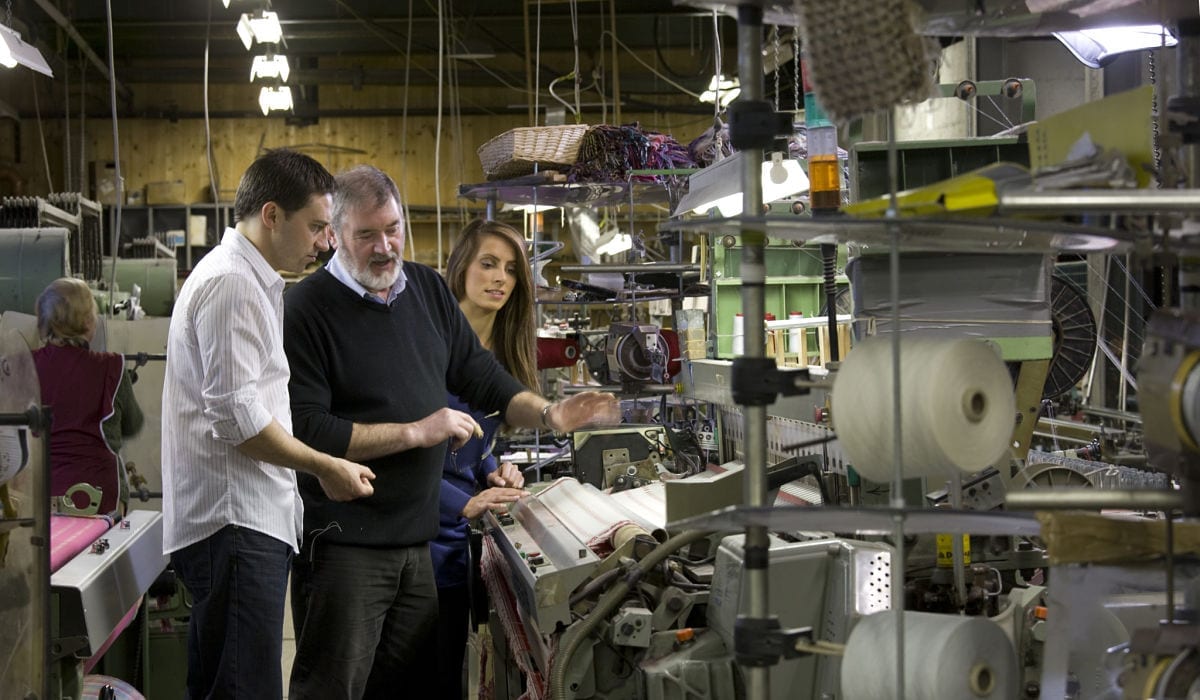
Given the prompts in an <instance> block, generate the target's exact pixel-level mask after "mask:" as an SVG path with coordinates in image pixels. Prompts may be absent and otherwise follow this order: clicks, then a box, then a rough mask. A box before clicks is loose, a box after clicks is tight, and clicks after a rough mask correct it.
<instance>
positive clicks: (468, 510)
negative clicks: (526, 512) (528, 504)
mask: <svg viewBox="0 0 1200 700" xmlns="http://www.w3.org/2000/svg"><path fill="white" fill-rule="evenodd" d="M489 476H490V475H489ZM524 495H525V491H523V490H521V489H507V488H499V487H496V488H490V489H484V490H483V491H480V492H479V493H477V494H475V495H474V496H472V497H471V500H469V501H467V505H465V506H463V509H462V514H463V517H465V518H467V519H468V520H473V519H475V518H478V517H479V516H481V515H483V514H484V512H485V511H488V510H492V511H496V512H499V513H503V512H504V511H506V510H508V504H509V503H514V502H516V501H517V500H518V499H520V498H521V497H522V496H524Z"/></svg>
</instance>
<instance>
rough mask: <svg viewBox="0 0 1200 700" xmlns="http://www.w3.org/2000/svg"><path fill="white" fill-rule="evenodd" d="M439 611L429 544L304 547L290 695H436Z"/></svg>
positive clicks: (330, 699)
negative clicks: (386, 547)
mask: <svg viewBox="0 0 1200 700" xmlns="http://www.w3.org/2000/svg"><path fill="white" fill-rule="evenodd" d="M437 614H438V605H437V588H436V587H435V586H434V582H433V562H432V560H431V559H430V557H429V546H428V545H424V544H422V545H417V546H413V547H398V548H393V549H374V548H368V547H352V546H347V545H339V544H330V543H327V542H323V541H322V540H321V538H319V537H318V538H315V540H310V541H307V542H305V544H304V547H303V548H302V549H301V551H300V556H299V557H297V558H296V561H295V562H294V564H293V566H292V620H293V622H294V623H295V625H296V660H295V662H294V664H293V665H292V678H291V685H290V687H289V689H288V698H289V699H290V700H310V699H312V700H337V699H339V698H346V699H347V700H357V699H358V698H428V697H432V695H433V693H434V692H436V691H435V689H436V687H437V681H436V678H435V677H434V673H432V671H433V670H434V669H435V665H436V659H435V657H434V655H435V653H436V624H437Z"/></svg>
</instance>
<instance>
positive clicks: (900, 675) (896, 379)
mask: <svg viewBox="0 0 1200 700" xmlns="http://www.w3.org/2000/svg"><path fill="white" fill-rule="evenodd" d="M887 115H888V116H887V127H888V130H887V172H888V208H887V213H886V216H887V219H888V222H889V223H888V228H889V233H890V239H891V245H890V246H889V248H888V271H889V280H890V283H889V286H890V290H889V296H890V298H891V303H892V421H893V422H892V431H893V433H892V452H893V453H894V460H895V461H894V463H893V466H892V488H891V497H890V499H889V501H890V502H891V506H892V507H893V508H899V509H903V508H904V459H903V457H904V449H903V447H904V443H903V439H902V438H903V433H902V432H901V430H902V427H903V426H902V422H901V411H900V388H901V387H900V225H899V222H898V217H899V216H900V208H899V205H898V204H897V201H896V192H898V191H899V187H900V185H899V183H900V156H899V152H898V151H897V149H896V111H895V108H892V109H889V110H888V113H887ZM892 546H894V547H895V548H896V558H895V559H893V560H892V561H893V562H895V563H896V564H895V565H896V566H899V569H900V571H901V576H900V580H899V582H897V581H896V580H895V579H893V585H892V587H891V591H892V600H891V607H892V610H894V611H896V641H895V644H896V700H904V585H903V582H904V576H903V571H904V516H903V515H901V514H897V515H896V516H895V518H894V525H893V528H892Z"/></svg>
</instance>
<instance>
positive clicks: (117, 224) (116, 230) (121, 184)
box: [104, 0, 125, 338]
mask: <svg viewBox="0 0 1200 700" xmlns="http://www.w3.org/2000/svg"><path fill="white" fill-rule="evenodd" d="M104 13H105V18H106V21H107V25H108V26H107V30H108V99H109V104H111V105H112V138H113V144H112V145H113V164H114V171H113V173H114V175H115V176H116V180H117V203H116V206H115V208H114V211H113V221H114V223H113V230H112V237H111V240H112V250H110V251H109V252H110V253H112V270H111V271H110V272H109V275H108V294H109V300H108V301H109V303H108V306H109V308H108V309H105V312H104V331H105V334H104V336H105V337H106V338H107V337H108V317H109V316H110V315H111V314H112V301H113V292H114V291H115V290H116V288H117V259H118V258H120V257H121V250H120V238H121V208H122V207H123V206H124V199H125V181H124V180H123V179H122V176H121V138H120V132H119V130H118V128H117V64H116V60H115V59H114V58H113V18H112V0H104Z"/></svg>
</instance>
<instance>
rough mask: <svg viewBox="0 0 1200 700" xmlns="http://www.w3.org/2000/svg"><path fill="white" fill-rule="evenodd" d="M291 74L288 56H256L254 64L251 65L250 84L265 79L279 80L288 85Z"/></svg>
mask: <svg viewBox="0 0 1200 700" xmlns="http://www.w3.org/2000/svg"><path fill="white" fill-rule="evenodd" d="M291 73H292V69H291V66H289V65H288V60H287V56H284V55H283V54H267V55H266V56H255V57H254V62H253V63H252V64H250V82H252V83H253V82H254V81H255V80H257V79H265V78H278V79H279V80H281V81H283V82H285V83H286V82H287V79H288V76H289V75H291Z"/></svg>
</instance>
